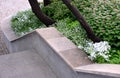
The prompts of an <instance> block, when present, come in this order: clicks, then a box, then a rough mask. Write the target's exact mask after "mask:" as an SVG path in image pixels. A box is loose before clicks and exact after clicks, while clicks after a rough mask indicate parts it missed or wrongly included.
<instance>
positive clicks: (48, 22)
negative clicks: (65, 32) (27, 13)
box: [28, 0, 55, 26]
mask: <svg viewBox="0 0 120 78" xmlns="http://www.w3.org/2000/svg"><path fill="white" fill-rule="evenodd" d="M28 1H29V3H30V6H31V8H32V11H33V13H34V14H35V15H36V16H37V18H38V19H39V20H40V21H41V22H42V23H44V24H45V25H46V26H49V25H52V24H53V23H55V21H54V20H52V19H51V18H49V17H48V16H46V15H45V14H44V13H43V12H42V10H41V9H40V7H39V4H38V2H37V0H28Z"/></svg>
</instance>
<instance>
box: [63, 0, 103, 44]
mask: <svg viewBox="0 0 120 78" xmlns="http://www.w3.org/2000/svg"><path fill="white" fill-rule="evenodd" d="M62 1H63V3H64V4H65V5H66V6H67V7H68V8H69V10H71V12H72V13H73V15H74V16H75V17H76V18H77V20H78V21H79V22H80V24H81V26H82V27H83V28H84V29H85V30H86V33H87V36H88V38H90V39H91V40H92V41H93V42H100V41H101V39H100V38H98V37H97V36H95V34H94V32H93V31H92V29H91V28H90V26H89V25H88V23H87V22H86V21H85V19H84V18H83V16H82V15H81V14H80V12H79V10H78V9H77V8H76V7H75V6H73V5H72V4H71V3H70V0H62Z"/></svg>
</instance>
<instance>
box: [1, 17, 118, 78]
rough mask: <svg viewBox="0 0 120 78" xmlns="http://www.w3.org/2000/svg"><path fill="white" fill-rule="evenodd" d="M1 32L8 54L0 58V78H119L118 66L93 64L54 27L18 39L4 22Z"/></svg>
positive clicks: (38, 30) (8, 21)
mask: <svg viewBox="0 0 120 78" xmlns="http://www.w3.org/2000/svg"><path fill="white" fill-rule="evenodd" d="M2 30H3V37H4V40H5V42H6V45H7V47H8V49H9V51H10V54H7V55H2V56H0V78H120V71H119V70H120V66H119V65H109V64H94V63H93V62H92V61H90V60H89V59H88V57H87V55H86V54H85V52H83V51H81V50H80V49H78V48H77V46H76V45H75V44H73V43H72V42H71V41H70V40H69V39H67V38H66V37H64V36H63V35H62V34H61V33H60V32H58V31H57V30H56V29H55V28H54V27H50V28H43V29H37V30H35V31H33V32H31V33H28V34H26V35H24V36H22V37H17V36H16V35H15V34H14V32H13V31H12V29H11V27H10V18H7V19H5V20H4V21H3V23H2ZM102 67H104V68H102ZM109 67H110V68H112V67H113V68H114V69H112V70H110V71H109Z"/></svg>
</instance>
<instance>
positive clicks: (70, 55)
mask: <svg viewBox="0 0 120 78" xmlns="http://www.w3.org/2000/svg"><path fill="white" fill-rule="evenodd" d="M59 53H60V55H61V57H63V58H64V60H66V62H67V63H68V64H69V65H70V66H72V67H73V68H75V67H79V66H84V65H88V64H92V63H93V62H92V61H90V59H88V56H87V54H85V52H83V51H81V50H80V49H78V48H74V49H69V50H65V51H61V52H59Z"/></svg>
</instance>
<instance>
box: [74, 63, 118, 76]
mask: <svg viewBox="0 0 120 78" xmlns="http://www.w3.org/2000/svg"><path fill="white" fill-rule="evenodd" d="M75 71H76V72H78V74H79V75H82V74H83V73H84V78H87V77H88V76H89V78H120V65H117V64H91V65H86V66H80V67H76V68H75ZM85 73H86V76H87V77H85Z"/></svg>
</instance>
